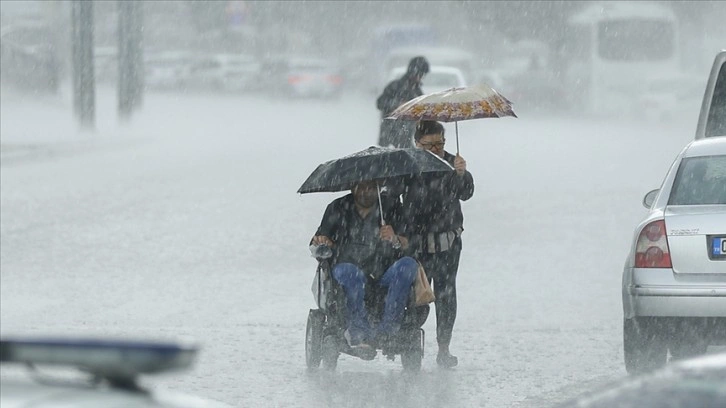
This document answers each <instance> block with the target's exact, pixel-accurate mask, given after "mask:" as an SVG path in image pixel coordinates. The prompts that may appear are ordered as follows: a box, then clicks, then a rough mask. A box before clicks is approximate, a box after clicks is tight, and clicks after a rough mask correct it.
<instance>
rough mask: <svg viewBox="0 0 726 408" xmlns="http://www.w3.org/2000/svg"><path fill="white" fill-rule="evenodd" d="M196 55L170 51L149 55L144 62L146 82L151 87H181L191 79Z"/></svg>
mask: <svg viewBox="0 0 726 408" xmlns="http://www.w3.org/2000/svg"><path fill="white" fill-rule="evenodd" d="M193 63H194V55H193V54H192V53H191V52H186V51H170V52H163V53H160V54H157V55H153V56H149V57H148V58H147V60H146V61H145V63H144V70H145V72H144V82H145V83H146V86H148V87H149V88H160V89H166V88H179V87H183V86H185V85H186V84H187V82H188V81H189V76H190V75H191V69H192V65H193Z"/></svg>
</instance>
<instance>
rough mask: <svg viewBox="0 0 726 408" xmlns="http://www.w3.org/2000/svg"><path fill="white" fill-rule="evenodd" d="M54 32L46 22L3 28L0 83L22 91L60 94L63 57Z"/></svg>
mask: <svg viewBox="0 0 726 408" xmlns="http://www.w3.org/2000/svg"><path fill="white" fill-rule="evenodd" d="M54 35H55V34H54V33H53V32H52V30H51V27H49V26H48V25H47V24H45V23H42V22H25V23H23V24H17V25H13V24H6V25H3V26H2V28H0V39H1V41H0V82H2V84H3V85H10V86H13V87H16V88H20V89H31V90H36V91H49V92H56V91H57V90H58V86H59V83H60V76H61V69H62V64H61V56H60V55H59V53H58V50H57V49H56V47H54V46H53V44H54V42H53V38H54Z"/></svg>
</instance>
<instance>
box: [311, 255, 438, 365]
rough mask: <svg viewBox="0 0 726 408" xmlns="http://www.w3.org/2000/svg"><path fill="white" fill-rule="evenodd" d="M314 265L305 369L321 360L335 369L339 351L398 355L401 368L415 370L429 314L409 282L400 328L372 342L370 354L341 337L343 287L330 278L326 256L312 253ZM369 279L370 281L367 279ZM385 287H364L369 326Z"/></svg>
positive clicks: (376, 318)
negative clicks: (314, 306)
mask: <svg viewBox="0 0 726 408" xmlns="http://www.w3.org/2000/svg"><path fill="white" fill-rule="evenodd" d="M316 259H317V260H318V267H317V271H316V275H315V278H314V279H313V285H312V292H313V297H314V298H315V301H316V304H317V306H318V309H310V312H309V313H308V321H307V327H306V330H305V360H306V364H307V367H308V369H317V368H319V367H320V365H321V363H322V365H323V368H324V369H326V370H331V371H332V370H335V368H336V366H337V364H338V357H339V356H340V354H348V355H351V356H355V357H359V358H361V359H364V360H373V359H374V358H375V356H376V355H377V353H378V350H380V351H381V352H382V354H383V355H385V356H386V357H387V358H388V359H389V360H395V358H396V355H400V356H401V364H402V366H403V369H404V370H407V371H419V370H420V369H421V361H422V359H423V353H424V339H425V333H424V330H423V328H422V326H423V324H424V323H425V322H426V318H427V317H428V314H429V305H423V306H416V304H415V299H416V297H415V295H414V288H413V285H412V286H411V293H410V296H409V298H408V302H407V304H406V306H405V307H404V314H403V319H402V321H401V328H400V330H399V331H398V332H397V333H396V334H395V335H394V336H393V337H392V338H391V339H389V341H387V342H386V343H384V344H373V345H372V346H373V347H375V350H373V351H374V352H373V353H372V354H370V355H361V353H360V352H359V351H358V350H356V349H354V348H351V347H350V346H349V345H348V341H347V340H346V339H345V337H344V333H345V330H346V328H347V327H348V325H347V321H346V317H345V316H346V298H345V293H344V291H343V288H342V287H341V286H340V285H339V284H338V282H337V281H336V280H335V279H333V277H332V275H331V272H332V265H331V261H330V260H329V259H322V258H319V257H316ZM369 282H370V281H369ZM386 293H387V288H385V287H383V286H380V285H377V284H375V283H373V284H372V285H370V284H369V286H368V287H367V288H366V297H365V303H366V308H367V310H368V316H369V320H370V322H371V325H372V327H376V326H377V324H378V322H380V320H381V318H382V316H383V307H384V302H383V301H384V299H385V296H386Z"/></svg>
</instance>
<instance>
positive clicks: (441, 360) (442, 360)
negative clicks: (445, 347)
mask: <svg viewBox="0 0 726 408" xmlns="http://www.w3.org/2000/svg"><path fill="white" fill-rule="evenodd" d="M436 364H438V365H439V367H443V368H452V367H456V366H457V365H458V364H459V359H458V358H456V356H454V355H451V353H439V354H438V355H437V356H436Z"/></svg>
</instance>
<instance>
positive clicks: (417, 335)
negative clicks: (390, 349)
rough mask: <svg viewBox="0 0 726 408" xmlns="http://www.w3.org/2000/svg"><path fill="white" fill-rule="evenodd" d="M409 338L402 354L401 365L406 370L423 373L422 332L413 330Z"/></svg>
mask: <svg viewBox="0 0 726 408" xmlns="http://www.w3.org/2000/svg"><path fill="white" fill-rule="evenodd" d="M407 337H408V339H407V340H408V344H407V345H406V346H405V348H404V350H403V352H402V353H401V364H402V365H403V369H404V370H408V371H421V360H422V359H423V336H422V335H421V330H420V329H418V330H413V331H412V332H411V334H410V336H407Z"/></svg>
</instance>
